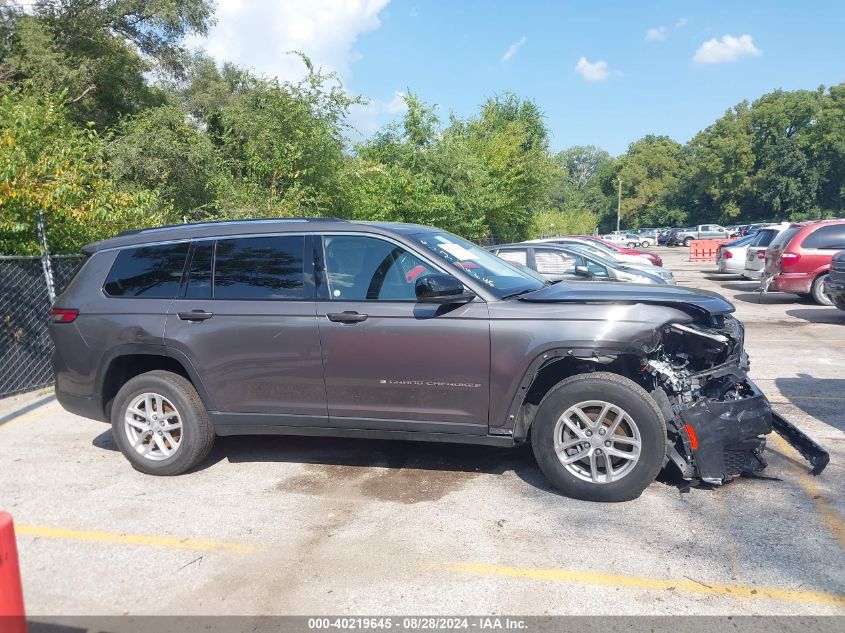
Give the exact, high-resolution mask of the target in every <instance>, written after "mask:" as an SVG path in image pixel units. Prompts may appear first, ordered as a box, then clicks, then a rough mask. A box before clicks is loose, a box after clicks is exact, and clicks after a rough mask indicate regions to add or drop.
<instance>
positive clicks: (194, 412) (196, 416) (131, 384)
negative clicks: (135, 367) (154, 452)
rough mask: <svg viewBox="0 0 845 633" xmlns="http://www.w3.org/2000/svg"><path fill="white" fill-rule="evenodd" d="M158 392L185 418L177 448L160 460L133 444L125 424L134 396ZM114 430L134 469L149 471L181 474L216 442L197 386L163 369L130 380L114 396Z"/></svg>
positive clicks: (115, 436)
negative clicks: (134, 447)
mask: <svg viewBox="0 0 845 633" xmlns="http://www.w3.org/2000/svg"><path fill="white" fill-rule="evenodd" d="M145 392H152V393H157V394H160V395H162V396H164V397H165V398H167V399H168V400H170V401H171V402H172V403H173V405H174V406H175V407H176V410H177V411H178V412H179V415H180V417H181V420H182V429H181V434H182V435H181V439H180V440H179V446H178V449H177V450H176V452H175V453H174V454H173V455H172V456H170V457H168V458H166V459H163V460H161V461H152V460H150V459H147V458H146V457H144V456H142V455H140V454H139V453H138V452H137V451H136V450H135V449H133V448H132V446H131V444H130V440H129V438H128V437H127V434H126V430H125V427H124V420H125V416H126V409H127V407H128V406H129V405H130V403H131V402H132V400H133V399H134V398H136V397H137V396H139V395H141V394H143V393H145ZM111 418H112V420H111V422H112V433H113V434H114V439H115V442H116V443H117V446H118V448H119V449H120V452H121V453H123V456H124V457H126V459H128V460H129V463H130V464H132V467H133V468H135V470H139V471H141V472H142V473H146V474H148V475H180V474H182V473H184V472H185V471H187V470H190V469H191V468H193V467H194V466H196V465H197V464H199V463H200V462H201V461H203V460H204V459H205V458H206V457H207V456H208V453H209V452H210V451H211V447H212V446H213V444H214V428H213V426H212V424H211V421H210V420H209V418H208V413H207V412H206V410H205V407H204V406H203V404H202V400H201V399H200V397H199V394H198V393H197V390H196V389H195V388H194V386H193V385H192V384H191V382H190V381H189V380H187V379H186V378H184V377H183V376H180V375H179V374H174V373H173V372H169V371H164V370H155V371H150V372H147V373H145V374H141V375H139V376H135V377H134V378H132V379H131V380H129V381H127V383H126V384H125V385H123V387H121V389H120V391H118V392H117V395H116V396H115V398H114V406H113V407H112V415H111Z"/></svg>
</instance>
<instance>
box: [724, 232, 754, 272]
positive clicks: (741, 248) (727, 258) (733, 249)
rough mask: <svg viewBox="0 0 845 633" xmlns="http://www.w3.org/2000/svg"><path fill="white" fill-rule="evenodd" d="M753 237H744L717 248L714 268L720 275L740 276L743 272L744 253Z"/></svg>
mask: <svg viewBox="0 0 845 633" xmlns="http://www.w3.org/2000/svg"><path fill="white" fill-rule="evenodd" d="M754 237H755V236H754V235H746V236H745V237H741V238H739V239H738V240H735V241H733V242H728V243H727V244H722V245H720V246H719V250H718V252H717V253H716V267H717V269H718V270H719V272H720V273H733V274H735V275H741V274H742V271H743V270H745V257H746V251H747V250H748V245H749V244H750V243H751V242H752V241H753V240H754Z"/></svg>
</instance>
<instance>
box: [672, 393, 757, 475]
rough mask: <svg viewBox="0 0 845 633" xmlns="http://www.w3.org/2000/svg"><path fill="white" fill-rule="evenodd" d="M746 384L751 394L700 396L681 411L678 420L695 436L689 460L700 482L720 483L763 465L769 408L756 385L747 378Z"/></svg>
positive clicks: (746, 473)
mask: <svg viewBox="0 0 845 633" xmlns="http://www.w3.org/2000/svg"><path fill="white" fill-rule="evenodd" d="M747 384H748V387H749V388H750V389H751V391H752V395H750V396H748V397H746V398H741V399H738V400H724V401H717V400H711V399H709V398H702V399H700V400H698V401H697V402H696V403H695V404H693V405H691V406H690V407H688V408H686V409H683V410H682V411H680V418H681V421H682V422H683V424H684V425H689V426H690V427H692V429H693V430H694V431H693V432H694V433H695V435H696V438H697V444H698V447H697V448H696V449H695V450H693V451H692V462H693V466H694V469H695V473H696V476H697V477H698V478H699V479H700V480H701V481H704V482H707V483H710V484H723V483H726V482H728V481H730V480H731V479H734V478H735V477H738V476H740V475H750V474H753V473H756V472H759V471H761V470H763V469H764V468H765V467H766V461H765V459H763V451H764V450H765V448H766V435H768V434H769V433H771V432H772V409H771V407H770V406H769V401H768V400H767V399H766V396H764V395H763V393H762V392H761V391H760V390H759V389H758V388H757V386H756V385H755V384H754V383H753V382H751V381H750V380H749V381H747Z"/></svg>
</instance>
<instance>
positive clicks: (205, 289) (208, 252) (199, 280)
mask: <svg viewBox="0 0 845 633" xmlns="http://www.w3.org/2000/svg"><path fill="white" fill-rule="evenodd" d="M213 257H214V242H212V241H208V242H197V243H196V244H195V245H194V254H193V255H192V256H191V267H190V269H189V270H188V281H187V283H186V288H185V298H186V299H210V298H211V260H212V259H213Z"/></svg>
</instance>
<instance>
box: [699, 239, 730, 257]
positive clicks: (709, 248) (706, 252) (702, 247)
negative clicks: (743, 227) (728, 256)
mask: <svg viewBox="0 0 845 633" xmlns="http://www.w3.org/2000/svg"><path fill="white" fill-rule="evenodd" d="M730 241H731V240H729V239H727V240H725V239H719V240H693V241H692V242H690V245H689V260H690V261H691V262H712V261H714V260H715V259H716V253H717V252H718V250H719V244H725V243H727V242H730Z"/></svg>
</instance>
